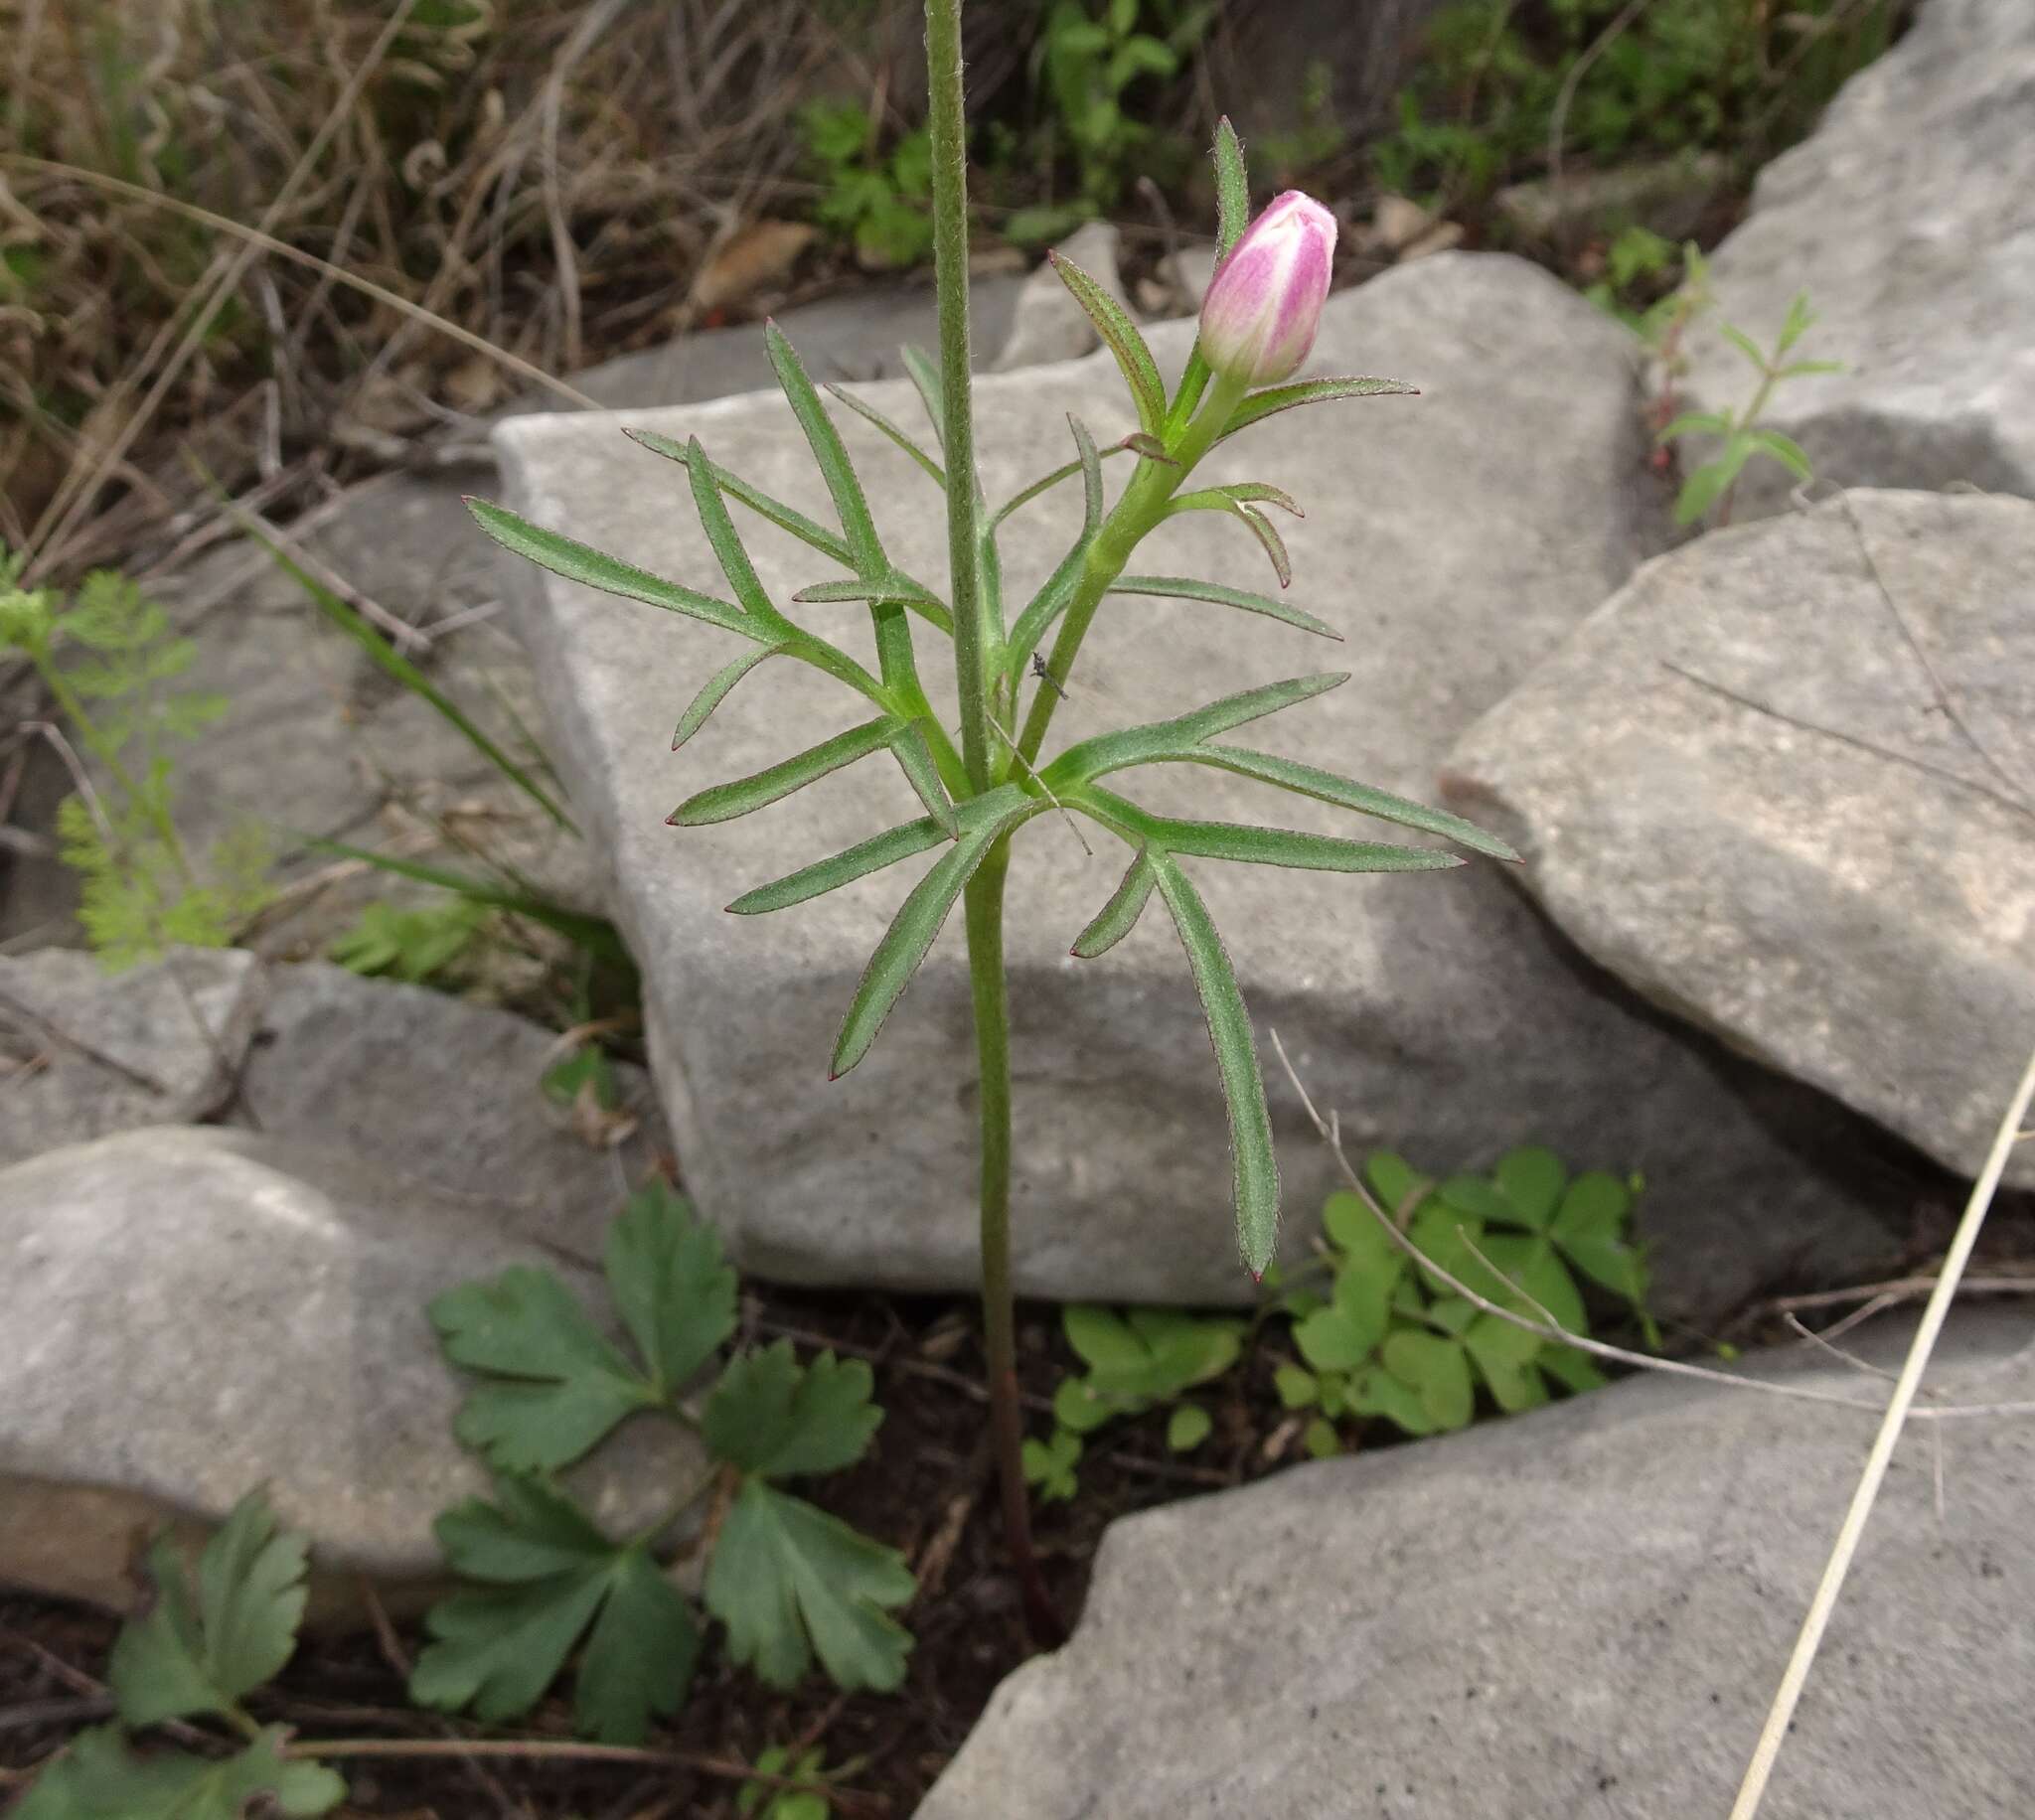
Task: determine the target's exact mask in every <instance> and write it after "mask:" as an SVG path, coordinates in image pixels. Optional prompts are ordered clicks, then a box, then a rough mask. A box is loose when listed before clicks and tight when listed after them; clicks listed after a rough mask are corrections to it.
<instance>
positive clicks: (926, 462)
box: [827, 381, 947, 493]
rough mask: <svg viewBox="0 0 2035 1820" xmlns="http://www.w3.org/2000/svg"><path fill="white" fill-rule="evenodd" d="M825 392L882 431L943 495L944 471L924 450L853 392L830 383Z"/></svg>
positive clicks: (945, 485)
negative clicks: (915, 463)
mask: <svg viewBox="0 0 2035 1820" xmlns="http://www.w3.org/2000/svg"><path fill="white" fill-rule="evenodd" d="M827 390H828V391H829V392H830V393H831V394H832V395H833V396H835V397H837V398H839V399H840V400H841V401H842V403H844V404H846V405H847V406H848V408H849V409H850V410H852V411H854V412H855V413H856V415H857V416H859V417H861V418H863V419H864V420H865V421H867V422H869V423H872V424H874V425H875V427H876V428H877V429H879V430H880V431H882V433H883V434H884V435H885V436H887V437H889V439H890V440H891V441H892V442H894V443H895V444H896V445H897V446H898V447H899V448H900V449H902V450H903V451H904V452H905V454H907V455H909V456H910V457H911V458H912V460H913V461H915V462H917V463H918V465H919V466H920V467H921V468H923V469H924V470H925V472H926V473H927V474H929V475H930V476H931V477H932V482H933V485H934V486H936V487H938V488H939V489H940V491H941V492H942V493H945V492H946V491H947V471H946V469H944V468H943V467H941V466H940V464H939V463H938V462H937V461H935V460H934V459H933V458H932V457H931V456H930V455H928V454H927V453H926V452H925V450H924V449H922V448H920V447H919V446H918V444H917V443H915V442H914V441H912V439H911V438H910V437H909V436H907V435H906V434H905V433H904V431H902V430H901V429H899V428H898V427H897V425H896V424H894V423H892V422H891V421H890V419H889V418H888V417H886V416H884V415H883V413H882V412H881V411H879V410H878V409H877V408H876V407H875V406H874V405H873V404H865V403H863V401H862V400H861V398H858V397H857V396H856V395H855V393H854V392H852V391H850V390H848V389H847V388H846V387H845V386H841V385H836V384H834V383H833V382H831V381H830V382H829V383H828V386H827Z"/></svg>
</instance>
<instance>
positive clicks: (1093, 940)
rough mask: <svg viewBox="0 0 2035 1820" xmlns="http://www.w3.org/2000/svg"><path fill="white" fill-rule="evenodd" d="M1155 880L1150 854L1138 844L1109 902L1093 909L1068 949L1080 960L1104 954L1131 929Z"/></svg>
mask: <svg viewBox="0 0 2035 1820" xmlns="http://www.w3.org/2000/svg"><path fill="white" fill-rule="evenodd" d="M1158 883H1159V873H1158V871H1157V870H1156V869H1155V868H1154V866H1153V864H1152V859H1151V856H1150V855H1149V854H1148V853H1146V851H1145V850H1144V849H1143V848H1142V847H1141V848H1140V849H1139V851H1138V856H1137V857H1136V858H1135V859H1133V860H1132V861H1131V869H1130V870H1129V871H1128V872H1126V873H1125V874H1124V881H1123V883H1122V884H1120V885H1118V886H1117V888H1116V890H1115V891H1114V892H1113V893H1112V894H1111V896H1110V900H1109V902H1108V903H1106V904H1104V905H1103V907H1102V908H1101V909H1100V910H1098V911H1097V912H1096V913H1095V920H1094V921H1093V922H1092V923H1090V924H1089V925H1088V927H1087V928H1086V929H1084V930H1082V931H1081V933H1080V934H1079V935H1078V936H1076V937H1075V938H1074V946H1073V947H1072V948H1071V949H1070V950H1069V951H1068V952H1069V953H1070V954H1072V955H1073V956H1074V957H1075V958H1076V959H1077V960H1082V961H1092V960H1094V959H1095V957H1096V956H1097V955H1100V954H1107V953H1108V952H1109V950H1111V949H1112V948H1114V947H1115V946H1116V945H1117V944H1118V943H1119V942H1121V941H1122V940H1123V939H1124V937H1125V936H1127V935H1129V934H1130V933H1131V929H1132V927H1133V925H1134V924H1136V922H1137V921H1138V918H1139V917H1140V916H1141V915H1143V914H1144V910H1145V906H1146V904H1148V903H1149V902H1150V901H1151V899H1152V889H1153V887H1154V886H1155V885H1157V884H1158Z"/></svg>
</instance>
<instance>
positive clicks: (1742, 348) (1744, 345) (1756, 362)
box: [1717, 322, 1767, 374]
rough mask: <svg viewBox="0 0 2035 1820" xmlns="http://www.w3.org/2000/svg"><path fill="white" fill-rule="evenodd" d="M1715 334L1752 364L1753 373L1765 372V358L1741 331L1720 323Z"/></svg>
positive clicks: (1754, 343)
mask: <svg viewBox="0 0 2035 1820" xmlns="http://www.w3.org/2000/svg"><path fill="white" fill-rule="evenodd" d="M1717 333H1718V334H1719V335H1721V336H1723V337H1724V339H1725V340H1726V341H1728V342H1729V343H1730V344H1731V345H1732V346H1733V347H1734V348H1736V349H1737V350H1738V351H1739V353H1741V354H1742V355H1744V356H1745V358H1746V359H1747V360H1749V361H1751V362H1752V364H1753V368H1754V371H1756V372H1758V373H1762V374H1764V373H1765V372H1766V371H1767V357H1766V356H1765V355H1764V354H1762V353H1761V352H1760V350H1759V345H1758V344H1757V343H1756V342H1755V341H1754V340H1753V338H1752V337H1751V336H1750V335H1748V334H1747V333H1746V332H1745V331H1744V330H1743V329H1737V328H1734V327H1732V325H1731V324H1730V323H1728V322H1720V323H1719V324H1718V325H1717Z"/></svg>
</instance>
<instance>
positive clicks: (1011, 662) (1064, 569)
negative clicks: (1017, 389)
mask: <svg viewBox="0 0 2035 1820" xmlns="http://www.w3.org/2000/svg"><path fill="white" fill-rule="evenodd" d="M1067 427H1068V428H1069V429H1070V430H1072V431H1073V432H1074V447H1075V449H1076V451H1077V452H1078V455H1079V461H1078V463H1077V465H1078V466H1079V468H1080V470H1081V475H1082V487H1081V529H1080V531H1077V532H1076V533H1075V536H1074V541H1073V542H1072V543H1070V544H1069V545H1068V546H1067V553H1066V554H1065V555H1064V556H1062V557H1061V558H1060V561H1059V566H1058V567H1057V568H1055V569H1054V570H1053V572H1052V573H1051V574H1050V575H1048V576H1047V577H1046V578H1045V580H1044V582H1043V583H1042V584H1041V585H1040V587H1039V590H1038V592H1037V593H1036V594H1034V595H1033V596H1032V597H1031V599H1030V601H1029V602H1028V603H1027V604H1026V606H1025V608H1024V611H1023V612H1022V613H1020V614H1018V615H1017V625H1015V626H1013V627H1012V628H1011V636H1010V638H1009V639H1008V640H1007V641H1006V642H1005V654H1006V655H1005V670H1006V673H1007V674H1008V675H1009V676H1012V677H1016V676H1018V675H1019V674H1020V673H1021V672H1022V671H1023V669H1024V666H1025V665H1026V663H1028V662H1029V661H1030V658H1031V654H1032V653H1033V652H1034V651H1036V650H1037V649H1038V643H1039V641H1040V640H1041V639H1042V638H1044V637H1045V635H1046V633H1047V631H1048V630H1049V629H1050V628H1051V626H1052V623H1053V621H1054V620H1056V619H1058V618H1059V616H1060V615H1061V614H1062V613H1064V612H1065V611H1066V610H1067V603H1068V601H1070V600H1072V599H1073V598H1074V589H1075V587H1076V586H1077V585H1078V584H1079V582H1080V580H1081V571H1082V568H1083V567H1084V565H1085V564H1086V563H1087V560H1088V546H1089V544H1090V543H1092V542H1093V541H1094V540H1095V533H1096V531H1098V530H1100V529H1101V526H1102V458H1101V457H1100V456H1099V455H1098V454H1097V453H1096V449H1095V438H1094V437H1093V436H1091V435H1089V433H1088V426H1087V425H1086V424H1085V423H1083V422H1082V421H1081V419H1080V418H1079V417H1077V416H1075V415H1074V414H1073V412H1071V411H1069V412H1068V413H1067Z"/></svg>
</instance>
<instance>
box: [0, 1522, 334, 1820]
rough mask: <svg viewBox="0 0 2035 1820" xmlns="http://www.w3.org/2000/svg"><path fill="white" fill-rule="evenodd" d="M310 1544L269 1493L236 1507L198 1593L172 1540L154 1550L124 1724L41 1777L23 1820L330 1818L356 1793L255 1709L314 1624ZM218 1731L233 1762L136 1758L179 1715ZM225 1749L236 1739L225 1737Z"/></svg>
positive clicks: (133, 1622)
mask: <svg viewBox="0 0 2035 1820" xmlns="http://www.w3.org/2000/svg"><path fill="white" fill-rule="evenodd" d="M305 1552H306V1551H305V1542H304V1538H303V1537H302V1536H300V1535H297V1534H295V1533H294V1532H292V1531H289V1530H285V1529H283V1528H282V1527H281V1526H280V1525H279V1524H278V1523H277V1522H276V1520H275V1516H274V1514H273V1512H271V1511H270V1509H269V1508H268V1501H267V1499H266V1498H265V1497H264V1496H263V1495H262V1494H261V1493H260V1492H258V1491H256V1492H250V1493H249V1494H248V1495H247V1496H246V1497H244V1498H242V1499H241V1500H240V1502H239V1503H238V1504H237V1505H235V1508H234V1511H233V1514H232V1515H231V1516H229V1517H228V1518H227V1521H226V1523H225V1525H224V1527H222V1528H221V1530H220V1532H219V1534H218V1535H216V1536H214V1537H213V1539H212V1540H211V1541H210V1542H208V1543H207V1544H206V1546H205V1550H204V1553H203V1554H201V1555H200V1557H199V1560H198V1578H197V1584H196V1585H195V1586H194V1585H193V1584H192V1581H191V1578H190V1576H189V1574H188V1573H187V1572H186V1569H185V1564H184V1558H183V1556H182V1554H181V1553H180V1551H179V1550H178V1548H177V1545H176V1544H175V1543H174V1542H173V1541H171V1540H170V1539H169V1538H168V1537H166V1536H165V1537H160V1538H158V1539H157V1541H156V1542H155V1544H154V1545H153V1546H152V1547H151V1548H150V1550H149V1552H148V1578H149V1580H150V1583H151V1585H152V1589H153V1593H154V1597H153V1599H152V1600H151V1602H150V1603H149V1605H148V1607H147V1609H146V1610H145V1611H144V1612H143V1613H142V1614H141V1615H140V1616H139V1617H132V1618H129V1619H128V1620H127V1622H126V1623H125V1624H123V1625H122V1626H121V1627H120V1636H119V1640H118V1641H117V1642H115V1643H114V1645H113V1659H112V1665H111V1667H110V1668H109V1669H108V1670H107V1675H106V1679H107V1681H108V1682H109V1683H110V1684H111V1687H112V1694H113V1704H114V1707H115V1709H116V1711H117V1712H118V1714H119V1723H118V1724H117V1725H109V1726H95V1727H93V1728H92V1729H91V1730H90V1731H88V1732H84V1733H81V1734H80V1735H79V1736H78V1738H77V1739H75V1740H74V1741H73V1742H72V1744H71V1746H70V1748H69V1749H67V1750H66V1751H65V1752H64V1754H63V1755H62V1756H60V1757H58V1758H57V1760H56V1761H55V1762H53V1763H52V1764H51V1765H50V1766H49V1767H48V1768H47V1769H45V1770H44V1771H43V1773H42V1774H41V1775H40V1776H39V1777H38V1778H37V1779H36V1784H35V1786H34V1787H33V1788H31V1789H30V1790H29V1793H28V1799H27V1800H26V1801H24V1802H23V1803H22V1805H21V1806H20V1807H19V1808H18V1809H17V1810H16V1811H15V1820H111V1817H113V1816H131V1817H132V1820H141V1817H142V1816H147V1820H240V1816H242V1815H244V1814H248V1813H256V1812H258V1813H264V1814H277V1815H285V1816H288V1817H289V1820H304V1817H306V1816H311V1815H316V1814H326V1813H330V1812H331V1811H332V1810H333V1809H334V1808H335V1807H337V1806H338V1805H339V1804H340V1802H342V1801H344V1800H345V1799H346V1784H345V1783H344V1782H342V1781H341V1780H340V1779H339V1777H338V1776H336V1775H334V1774H333V1772H332V1771H331V1770H330V1769H327V1768H324V1767H323V1766H322V1765H320V1764H318V1763H315V1762H309V1761H306V1760H304V1759H303V1758H302V1756H301V1755H298V1754H297V1753H295V1752H293V1751H288V1750H287V1745H288V1733H287V1732H286V1731H285V1730H284V1729H283V1728H282V1727H280V1726H262V1725H259V1724H257V1723H256V1722H255V1721H254V1719H253V1718H252V1717H251V1716H250V1715H249V1714H248V1712H247V1709H246V1707H245V1705H244V1704H243V1702H244V1701H245V1699H246V1697H247V1696H248V1695H249V1694H251V1693H252V1692H254V1690H255V1689H256V1688H258V1687H260V1686H261V1685H262V1684H263V1683H264V1682H268V1681H272V1680H273V1679H274V1678H275V1677H276V1675H278V1674H279V1673H281V1671H282V1668H283V1665H284V1664H285V1663H287V1662H288V1661H289V1659H290V1656H291V1655H292V1654H293V1653H294V1651H295V1649H296V1644H297V1626H298V1624H299V1623H300V1622H301V1621H302V1618H303V1615H304V1596H305V1590H304V1566H305ZM194 1719H196V1720H210V1721H217V1722H220V1723H221V1724H222V1725H224V1727H225V1728H226V1729H227V1730H228V1731H230V1732H231V1733H233V1734H234V1740H233V1742H234V1743H235V1744H237V1745H238V1748H237V1749H235V1750H234V1751H233V1752H232V1753H231V1754H220V1755H204V1754H200V1753H199V1752H198V1751H196V1750H193V1749H179V1750H149V1751H145V1752H144V1751H138V1750H136V1749H135V1748H134V1747H133V1745H132V1744H130V1743H129V1741H128V1739H127V1738H126V1736H125V1733H126V1732H128V1731H135V1732H139V1731H145V1730H147V1729H148V1728H150V1727H152V1726H160V1725H163V1724H165V1723H166V1722H168V1721H170V1720H194ZM220 1743H221V1745H222V1749H223V1750H224V1748H225V1746H226V1744H227V1740H226V1739H225V1738H224V1737H222V1738H221V1740H220Z"/></svg>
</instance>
